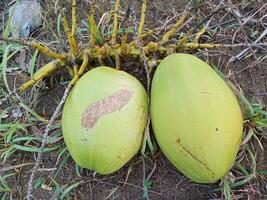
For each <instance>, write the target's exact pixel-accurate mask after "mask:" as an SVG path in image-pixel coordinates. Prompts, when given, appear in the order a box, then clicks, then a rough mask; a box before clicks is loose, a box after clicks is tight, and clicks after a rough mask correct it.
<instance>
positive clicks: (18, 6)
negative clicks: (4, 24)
mask: <svg viewBox="0 0 267 200" xmlns="http://www.w3.org/2000/svg"><path fill="white" fill-rule="evenodd" d="M41 12H42V6H41V4H40V2H38V1H36V0H21V1H17V2H16V3H15V4H14V5H12V6H11V7H10V9H9V17H10V30H11V35H12V36H13V37H19V36H21V37H24V38H27V37H29V36H30V34H31V33H32V32H33V31H35V30H36V29H37V28H39V27H40V26H41V25H42V22H43V19H42V13H41Z"/></svg>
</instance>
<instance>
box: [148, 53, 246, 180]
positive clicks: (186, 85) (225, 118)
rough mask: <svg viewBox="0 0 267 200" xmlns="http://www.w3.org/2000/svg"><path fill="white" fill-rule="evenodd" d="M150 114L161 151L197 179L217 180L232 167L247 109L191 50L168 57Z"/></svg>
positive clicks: (153, 94)
mask: <svg viewBox="0 0 267 200" xmlns="http://www.w3.org/2000/svg"><path fill="white" fill-rule="evenodd" d="M151 118H152V125H153V130H154V134H155V136H156V140H157V142H158V144H159V146H160V148H161V150H162V151H163V153H164V154H165V155H166V157H167V158H168V159H169V160H170V161H171V162H172V163H173V164H174V165H175V167H176V168H177V169H178V170H180V171H181V172H182V173H183V174H185V175H186V176H187V177H188V178H190V179H191V180H192V181H195V182H198V183H212V182H216V181H217V180H218V179H220V178H222V177H223V176H225V174H226V173H227V172H228V170H229V169H230V168H231V167H232V165H233V163H234V160H235V157H236V154H237V152H238V149H239V145H240V143H241V138H242V132H243V120H242V114H241V110H240V106H239V104H238V102H237V100H236V98H235V96H234V94H233V92H232V91H231V89H230V88H229V87H228V85H227V84H226V83H225V82H224V81H223V80H222V79H221V77H220V76H218V75H217V73H216V72H215V71H214V70H213V69H212V68H211V67H210V66H209V65H208V64H207V63H205V62H203V61H202V60H200V59H198V58H197V57H195V56H192V55H188V54H173V55H170V56H168V57H166V58H165V59H164V60H163V61H162V62H161V63H160V65H159V66H158V68H157V70H156V72H155V75H154V78H153V81H152V90H151Z"/></svg>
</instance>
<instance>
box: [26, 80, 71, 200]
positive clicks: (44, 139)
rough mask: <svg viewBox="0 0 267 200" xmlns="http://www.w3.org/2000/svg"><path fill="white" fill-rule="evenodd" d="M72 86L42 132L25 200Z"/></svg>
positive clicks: (28, 195)
mask: <svg viewBox="0 0 267 200" xmlns="http://www.w3.org/2000/svg"><path fill="white" fill-rule="evenodd" d="M72 86H73V84H71V83H69V84H68V87H67V88H66V90H65V92H64V94H63V97H62V99H61V101H60V102H59V104H58V106H57V108H56V110H55V112H54V113H53V115H52V117H51V118H50V120H49V122H48V124H47V126H46V127H45V131H44V135H43V139H42V144H41V146H40V148H39V150H40V151H39V152H38V155H37V158H36V162H35V165H34V167H33V169H32V173H31V176H30V179H29V182H28V190H27V196H26V199H27V200H30V199H31V196H32V190H33V181H34V176H35V174H36V172H37V170H38V167H39V163H40V161H41V159H42V155H43V150H44V148H45V145H46V142H47V139H48V133H49V130H50V128H51V126H52V124H53V122H54V121H55V119H56V118H57V117H58V114H59V112H60V110H61V107H62V106H63V104H64V103H65V101H66V98H67V96H68V94H69V92H70V90H71V88H72Z"/></svg>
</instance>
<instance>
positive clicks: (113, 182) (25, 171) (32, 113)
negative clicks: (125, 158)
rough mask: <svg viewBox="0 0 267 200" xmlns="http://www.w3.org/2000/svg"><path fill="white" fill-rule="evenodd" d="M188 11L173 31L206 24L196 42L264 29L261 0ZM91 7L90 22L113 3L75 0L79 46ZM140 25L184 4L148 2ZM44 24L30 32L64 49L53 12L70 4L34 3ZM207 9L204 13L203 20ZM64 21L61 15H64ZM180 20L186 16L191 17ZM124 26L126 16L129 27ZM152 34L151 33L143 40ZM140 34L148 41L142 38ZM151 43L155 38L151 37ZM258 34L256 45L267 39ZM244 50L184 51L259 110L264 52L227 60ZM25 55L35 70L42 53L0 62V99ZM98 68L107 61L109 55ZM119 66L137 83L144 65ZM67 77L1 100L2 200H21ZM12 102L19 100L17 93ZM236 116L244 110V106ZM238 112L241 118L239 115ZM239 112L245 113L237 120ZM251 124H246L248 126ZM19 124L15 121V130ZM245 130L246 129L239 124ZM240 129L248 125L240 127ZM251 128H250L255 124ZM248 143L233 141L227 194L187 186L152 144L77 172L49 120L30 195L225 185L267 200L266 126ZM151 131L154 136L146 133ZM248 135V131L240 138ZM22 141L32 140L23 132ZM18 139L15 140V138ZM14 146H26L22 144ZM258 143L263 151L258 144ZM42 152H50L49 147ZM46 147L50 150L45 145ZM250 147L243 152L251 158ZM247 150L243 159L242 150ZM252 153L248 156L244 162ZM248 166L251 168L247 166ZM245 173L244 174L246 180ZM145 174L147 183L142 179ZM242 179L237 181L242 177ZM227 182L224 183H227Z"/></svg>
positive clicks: (125, 193)
mask: <svg viewBox="0 0 267 200" xmlns="http://www.w3.org/2000/svg"><path fill="white" fill-rule="evenodd" d="M8 2H9V1H5V0H3V1H1V2H0V16H1V23H0V32H3V30H4V25H5V24H6V21H7V10H8V8H9V5H8ZM121 2H122V7H121V9H120V15H121V16H122V15H123V14H124V13H123V12H125V11H126V8H127V6H128V5H129V4H130V3H133V4H134V7H135V8H136V10H137V11H139V10H140V8H141V1H130V0H129V1H121ZM194 2H195V3H194V6H193V8H192V11H191V13H190V17H194V18H193V19H192V20H191V21H190V22H188V23H187V24H186V25H185V26H184V27H183V28H182V29H181V30H180V31H179V32H178V33H177V34H176V35H175V37H176V38H179V37H181V35H183V34H185V33H188V32H189V31H191V32H197V31H198V30H199V29H201V27H202V26H203V25H204V24H206V22H207V21H209V19H210V17H212V21H211V23H210V25H209V29H208V32H207V33H206V34H204V35H203V36H202V37H201V42H206V43H207V42H211V43H223V44H232V43H233V44H234V43H253V42H254V41H255V40H256V39H257V38H259V37H260V35H261V34H262V33H263V32H264V31H266V30H267V17H266V11H267V4H266V3H264V1H260V0H258V1H253V2H252V1H233V2H231V1H228V2H227V3H226V2H224V1H216V0H215V1H209V0H206V1H202V0H197V1H194ZM94 3H95V5H96V11H97V12H96V21H97V22H98V21H99V20H100V19H101V17H102V16H103V15H104V14H105V13H106V12H107V11H109V10H112V9H113V8H114V1H106V0H101V1H95V2H94V1H85V0H84V1H78V2H77V5H78V34H77V37H78V38H79V40H80V41H83V43H82V44H80V45H83V46H84V45H86V42H88V38H89V34H88V23H87V21H86V13H89V10H90V4H94ZM148 4H149V5H148V12H147V19H146V27H147V28H152V27H161V32H162V34H164V32H166V29H168V25H169V24H173V23H174V22H175V20H177V19H178V17H177V16H178V15H179V14H180V13H181V12H182V11H183V10H184V8H185V6H186V4H187V1H186V0H184V1H177V0H166V1H160V0H153V1H149V3H148ZM43 6H44V13H43V16H44V20H45V22H44V25H43V27H41V28H40V30H38V31H37V32H36V33H34V35H33V37H34V38H36V39H38V40H39V41H42V42H43V43H45V44H46V45H48V46H49V48H51V49H53V50H56V51H64V50H66V49H67V45H66V42H65V41H66V40H65V36H64V34H63V31H62V28H60V26H59V24H58V21H59V20H58V14H57V13H59V10H60V9H62V7H64V8H66V10H67V11H66V13H70V12H68V11H70V1H56V0H53V1H48V0H45V1H43ZM211 14H212V16H211ZM108 16H111V17H110V19H109V17H107V18H105V19H104V20H102V23H101V24H100V31H101V32H102V33H103V34H104V37H105V38H108V37H110V35H111V31H112V15H108ZM69 17H70V16H69ZM190 17H188V19H189V18H190ZM128 26H129V28H130V30H133V29H132V27H133V24H132V23H131V21H130V22H129V24H128ZM149 39H151V38H149ZM149 39H148V40H149ZM154 39H155V40H157V39H158V38H154ZM266 39H267V37H266V35H265V36H264V37H263V38H262V40H261V41H262V42H264V41H265V42H266ZM0 45H2V46H0V59H2V61H1V60H0V62H2V63H4V60H5V59H4V58H5V55H4V52H5V49H4V44H3V43H1V42H0ZM243 49H245V48H220V49H210V50H208V49H201V50H192V51H188V52H187V53H192V54H194V55H196V56H198V57H199V58H201V59H203V60H205V61H206V62H207V63H209V64H210V65H211V66H213V67H215V68H216V69H218V70H219V71H221V72H222V73H223V74H224V75H225V76H226V77H227V79H229V80H230V81H231V82H232V83H233V85H234V86H235V88H237V89H238V91H239V92H243V94H244V96H245V97H246V99H247V100H248V101H249V102H251V103H252V102H255V103H258V104H260V105H262V106H263V109H264V107H266V105H267V62H266V60H267V58H266V55H267V54H266V52H267V49H266V47H265V48H253V49H252V50H249V51H248V53H247V54H245V56H244V57H242V58H241V59H240V60H236V61H234V62H232V58H233V56H236V55H238V54H239V53H240V52H242V51H243ZM32 58H34V60H35V65H33V66H34V70H35V69H36V68H40V67H41V66H42V65H43V64H45V63H47V62H48V61H49V60H50V59H49V58H47V57H46V56H44V55H42V54H39V55H38V56H37V57H36V55H35V54H34V51H33V50H30V49H28V48H27V50H24V51H20V53H17V54H15V55H14V56H13V57H12V58H10V59H9V60H8V61H7V63H6V64H2V65H0V72H1V74H2V76H1V78H0V99H2V98H3V97H4V96H5V95H7V90H6V84H5V81H4V80H5V77H7V83H8V85H9V86H10V88H13V87H18V85H20V84H21V83H22V82H24V81H25V80H26V79H27V77H28V76H29V73H30V72H31V71H33V70H32V68H31V63H32V62H31V59H32ZM106 64H107V65H110V66H112V67H114V65H115V64H114V62H113V61H107V63H106ZM122 70H125V71H127V72H129V73H130V74H132V75H134V76H135V77H136V78H137V79H139V80H140V81H141V82H142V83H143V84H144V85H146V73H145V70H144V68H143V67H142V66H141V65H140V64H137V62H136V60H132V59H124V60H123V61H122ZM69 79H70V77H69V75H68V74H67V72H66V71H64V70H63V71H60V72H58V73H57V74H55V75H53V76H52V77H51V78H47V79H46V80H45V81H44V82H43V83H42V84H39V86H38V87H34V88H33V89H30V90H28V91H27V92H26V93H24V94H22V95H19V96H17V97H15V98H12V99H10V100H9V101H7V102H5V103H4V104H3V105H2V106H1V107H0V108H1V109H0V115H1V118H0V122H1V123H0V155H1V157H0V162H1V163H0V178H1V179H0V181H1V182H0V196H1V197H2V198H3V199H8V198H10V199H22V198H23V197H24V196H25V194H26V191H27V185H28V180H29V176H30V173H31V169H32V167H33V164H34V163H35V159H36V155H37V153H36V152H37V151H38V147H39V145H40V137H41V136H42V134H43V130H44V128H45V125H46V121H45V120H48V119H49V118H50V117H51V115H52V113H53V112H54V110H55V108H56V107H57V104H58V102H59V101H60V99H61V97H62V95H63V92H64V87H65V86H66V84H67V81H68V80H69ZM18 98H19V99H18ZM243 114H244V116H246V114H245V111H244V106H243ZM246 117H247V116H246ZM246 117H245V118H246ZM252 125H253V124H252ZM20 126H23V127H22V128H20ZM246 127H248V126H246ZM246 130H247V128H246ZM254 130H255V129H254ZM257 130H258V132H259V133H258V134H256V136H257V139H256V138H255V137H252V139H250V140H249V141H248V142H246V144H245V145H243V146H241V148H240V151H239V154H238V156H237V161H236V163H235V165H234V167H233V168H232V169H231V172H230V174H231V176H230V177H231V178H230V180H231V181H232V182H234V183H238V184H237V187H234V188H232V189H231V190H227V184H224V185H223V184H222V183H220V182H217V183H214V184H196V183H193V182H191V181H190V180H189V179H187V178H186V177H185V176H183V175H182V174H181V173H180V172H179V171H178V170H177V169H176V168H175V167H174V166H173V165H172V164H171V163H170V162H169V161H168V160H167V159H166V157H165V156H164V155H163V154H162V152H161V151H160V149H159V148H157V150H156V153H155V154H154V155H150V154H149V152H148V153H147V155H148V156H147V157H143V156H142V155H141V154H140V153H139V154H138V155H136V156H135V157H134V158H133V159H132V160H131V161H130V162H129V163H127V164H126V165H125V166H124V167H123V168H122V169H120V170H119V171H118V172H115V173H113V174H111V175H108V176H101V175H98V174H95V173H94V172H92V171H89V170H86V169H80V168H79V167H77V165H75V163H74V161H73V160H72V158H71V157H70V155H69V154H68V151H67V150H66V148H65V145H64V141H63V137H62V135H61V129H60V119H58V120H57V121H56V122H55V124H54V126H53V129H52V130H51V133H50V136H51V141H50V142H49V144H48V146H47V149H46V150H48V151H49V150H50V151H49V152H47V153H44V155H43V159H42V162H41V165H40V167H39V169H38V174H37V176H36V177H35V182H34V192H33V196H34V199H144V198H145V199H179V200H195V199H203V200H206V199H225V198H227V191H231V198H232V199H267V188H266V187H267V177H266V174H267V153H266V148H265V147H266V145H267V140H266V138H267V132H266V129H261V130H259V128H258V127H257ZM152 134H153V132H152ZM245 135H247V134H245ZM29 137H31V138H29ZM18 138H20V141H18V140H16V139H18ZM23 147H28V149H25V148H23ZM261 147H263V148H261ZM49 148H50V149H49ZM53 148H55V149H53ZM249 152H251V153H252V154H250V153H249ZM251 155H252V156H251ZM253 159H255V160H256V162H255V163H254V162H253ZM253 167H255V169H253ZM250 178H251V179H250ZM144 180H146V181H144ZM242 180H244V181H243V182H239V181H242ZM228 182H229V181H228Z"/></svg>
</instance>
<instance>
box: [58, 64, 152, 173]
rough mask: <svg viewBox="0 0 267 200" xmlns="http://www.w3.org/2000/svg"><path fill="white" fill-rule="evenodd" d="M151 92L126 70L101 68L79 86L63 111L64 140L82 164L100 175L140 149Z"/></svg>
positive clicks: (91, 73) (71, 152)
mask: <svg viewBox="0 0 267 200" xmlns="http://www.w3.org/2000/svg"><path fill="white" fill-rule="evenodd" d="M147 100H148V99H147V94H146V91H145V89H144V87H143V86H142V85H141V83H140V82H139V81H138V80H137V79H136V78H134V77H133V76H131V75H129V74H128V73H126V72H123V71H119V70H115V69H112V68H109V67H98V68H95V69H93V70H91V71H89V72H87V73H86V74H85V75H84V76H82V78H81V79H80V80H79V81H78V82H77V83H76V84H75V86H74V88H73V89H72V91H71V93H70V95H69V96H68V99H67V101H66V104H65V106H64V110H63V117H62V129H63V136H64V140H65V143H66V145H67V148H68V150H69V151H70V154H71V156H72V158H73V159H74V161H76V162H77V164H78V165H80V166H81V167H84V168H88V169H90V170H93V171H96V172H98V173H100V174H110V173H112V172H115V171H117V170H118V169H120V168H121V167H122V166H123V165H124V164H125V163H126V162H128V161H129V160H130V159H131V158H132V157H133V156H134V155H135V154H136V153H137V151H138V150H139V148H140V146H141V142H142V138H143V131H144V129H145V126H146V122H147V112H148V105H147Z"/></svg>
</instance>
